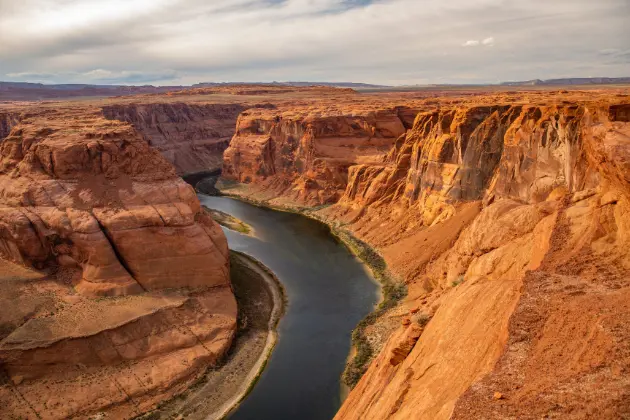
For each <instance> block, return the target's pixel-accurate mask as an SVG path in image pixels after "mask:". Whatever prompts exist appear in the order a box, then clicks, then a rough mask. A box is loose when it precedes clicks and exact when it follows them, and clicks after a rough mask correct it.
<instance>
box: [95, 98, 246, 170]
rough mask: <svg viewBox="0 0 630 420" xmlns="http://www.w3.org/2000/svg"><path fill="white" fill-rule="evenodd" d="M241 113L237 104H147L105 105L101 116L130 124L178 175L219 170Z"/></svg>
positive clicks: (242, 109)
mask: <svg viewBox="0 0 630 420" xmlns="http://www.w3.org/2000/svg"><path fill="white" fill-rule="evenodd" d="M244 110H245V106H243V105H240V104H238V103H232V104H187V103H148V104H120V105H119V104H114V105H107V106H104V107H103V114H104V115H105V117H106V118H108V119H111V120H119V121H124V122H128V123H130V124H132V125H133V126H134V128H136V130H138V131H139V132H140V133H142V134H143V135H144V136H145V138H146V139H147V140H148V141H149V144H150V145H151V146H152V147H154V148H156V149H157V150H159V151H160V152H161V153H162V155H164V157H165V158H166V159H167V160H168V161H169V162H171V163H172V164H173V165H174V166H175V168H176V170H177V173H178V174H180V175H181V174H190V173H195V172H203V171H212V170H216V169H219V168H221V165H222V158H223V152H224V150H225V149H226V148H227V147H228V144H229V142H230V138H231V137H232V135H233V134H234V126H235V124H236V119H237V117H238V115H239V114H240V113H241V112H242V111H244Z"/></svg>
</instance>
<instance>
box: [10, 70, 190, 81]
mask: <svg viewBox="0 0 630 420" xmlns="http://www.w3.org/2000/svg"><path fill="white" fill-rule="evenodd" d="M6 76H8V77H9V78H10V79H11V80H14V81H19V82H37V83H54V82H56V81H59V80H64V81H72V82H80V83H90V84H104V85H108V84H122V85H129V84H147V83H158V82H166V81H175V80H177V78H178V77H179V74H178V72H177V71H175V70H163V71H157V72H156V71H126V70H125V71H111V70H105V69H94V70H89V71H86V72H59V73H38V72H20V73H7V74H6Z"/></svg>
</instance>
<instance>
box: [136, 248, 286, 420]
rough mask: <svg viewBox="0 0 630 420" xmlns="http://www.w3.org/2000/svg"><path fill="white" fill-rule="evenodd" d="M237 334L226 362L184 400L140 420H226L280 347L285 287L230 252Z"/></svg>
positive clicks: (181, 397) (262, 268) (259, 267)
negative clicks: (183, 419) (235, 303)
mask: <svg viewBox="0 0 630 420" xmlns="http://www.w3.org/2000/svg"><path fill="white" fill-rule="evenodd" d="M230 269H231V279H232V286H233V289H234V295H235V296H236V300H237V303H238V331H237V336H236V339H235V340H234V344H233V345H232V348H231V349H230V351H229V353H228V355H227V356H226V358H225V360H224V361H223V362H222V363H220V364H219V365H218V366H216V367H214V368H211V369H209V370H208V372H207V373H206V374H205V375H204V376H203V377H202V379H201V380H200V381H199V382H198V383H197V384H195V385H193V386H192V387H191V388H189V389H188V390H187V391H186V392H184V393H183V394H180V395H179V396H177V397H175V398H173V399H172V400H169V401H167V402H165V403H163V404H161V405H160V406H159V407H158V408H157V409H156V410H154V411H152V412H150V413H147V414H145V415H144V416H142V417H140V418H139V420H140V419H141V420H158V419H175V418H186V419H191V420H214V419H221V418H224V417H225V416H226V415H227V414H229V413H230V412H231V411H232V410H234V409H235V408H236V407H238V404H239V403H240V402H241V401H242V400H243V399H244V398H245V397H246V396H247V394H248V393H249V392H250V391H251V389H252V388H253V386H254V385H255V384H256V382H257V380H258V378H259V376H260V374H261V373H262V371H263V370H264V368H265V365H266V363H267V360H268V358H269V356H270V355H271V352H272V351H273V348H274V346H275V344H276V340H277V333H276V327H277V324H278V322H279V320H280V318H281V317H282V314H283V313H284V308H285V297H284V291H283V288H282V285H281V284H280V282H279V281H278V279H277V278H276V277H275V276H274V275H273V273H272V272H271V271H270V270H269V269H267V267H265V266H264V265H262V264H261V263H259V262H258V261H256V260H255V259H253V258H251V257H249V256H248V255H246V254H243V253H240V252H237V251H230Z"/></svg>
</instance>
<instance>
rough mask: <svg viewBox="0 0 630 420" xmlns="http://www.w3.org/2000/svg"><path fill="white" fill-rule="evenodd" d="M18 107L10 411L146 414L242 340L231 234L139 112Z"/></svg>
mask: <svg viewBox="0 0 630 420" xmlns="http://www.w3.org/2000/svg"><path fill="white" fill-rule="evenodd" d="M19 119H20V121H19V122H18V123H15V124H13V126H12V127H11V130H10V132H9V133H7V135H6V137H4V138H3V139H2V140H1V143H0V256H1V257H2V259H0V262H2V267H0V268H1V270H0V278H1V279H2V287H1V289H0V300H1V301H2V302H6V304H7V305H9V310H7V311H2V317H3V319H2V322H0V324H1V325H2V331H1V335H0V340H1V341H0V362H1V363H2V368H3V371H4V372H5V374H6V375H5V376H6V379H5V380H4V381H3V382H2V384H0V405H1V406H2V407H4V408H3V409H2V411H3V412H4V413H11V415H13V416H14V417H16V418H17V417H22V418H68V417H72V416H77V417H83V416H89V415H91V414H95V413H98V412H99V411H108V413H110V414H111V415H113V416H114V417H116V418H130V417H133V416H135V415H138V414H140V413H142V412H144V411H146V410H148V409H150V408H151V407H153V406H155V404H157V403H159V402H160V401H162V400H163V399H164V398H168V397H169V396H173V395H175V394H177V393H179V392H181V391H183V390H184V389H185V388H186V387H187V386H188V385H189V384H191V383H192V382H193V381H194V380H196V379H197V378H198V377H199V376H200V375H201V374H202V373H203V371H204V368H205V367H207V366H210V365H212V364H214V363H216V361H217V360H218V359H219V358H220V357H221V356H222V355H223V354H224V353H225V351H226V350H227V349H228V348H229V346H230V343H231V342H232V339H233V337H234V333H235V329H236V302H235V300H234V296H233V294H232V291H231V286H230V282H229V265H228V249H227V241H226V238H225V236H224V234H223V232H222V230H221V229H220V227H219V226H218V225H217V224H216V223H215V222H214V221H212V219H211V218H210V217H209V216H207V215H206V214H204V213H203V211H202V210H201V209H200V205H199V202H198V200H197V197H196V195H195V192H194V191H193V189H192V188H191V187H190V186H189V185H187V184H186V183H184V182H183V181H182V180H181V179H180V178H179V177H177V175H176V172H175V169H174V168H173V166H172V165H171V164H170V163H169V162H168V161H167V160H165V158H164V157H163V156H162V155H161V154H160V152H159V151H157V150H156V149H154V148H152V147H150V146H149V144H148V143H147V141H146V140H145V138H144V137H143V136H142V135H141V134H139V133H138V131H137V130H136V129H134V128H133V127H132V126H131V125H130V124H128V123H123V122H119V121H111V120H107V119H105V118H103V115H102V113H101V111H100V110H99V109H93V108H87V109H86V108H73V107H69V108H60V109H55V110H51V109H41V110H38V111H35V112H29V113H28V114H26V113H24V114H22V115H21V116H20V118H19ZM13 264H15V265H13ZM19 266H23V267H28V268H31V269H35V270H38V271H26V273H30V274H20V273H18V274H17V275H12V274H11V272H12V271H15V270H18V268H16V267H19ZM11 267H14V268H11ZM18 271H19V270H18ZM16 272H17V271H16ZM6 273H9V274H6Z"/></svg>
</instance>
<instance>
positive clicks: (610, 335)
mask: <svg viewBox="0 0 630 420" xmlns="http://www.w3.org/2000/svg"><path fill="white" fill-rule="evenodd" d="M420 108H423V107H420ZM629 112H630V104H629V101H628V96H627V92H622V93H620V94H619V95H617V96H616V95H614V94H613V93H611V92H606V91H603V92H599V93H588V94H586V93H581V92H577V93H568V92H557V93H555V94H551V93H546V92H543V93H530V94H526V95H521V94H518V95H501V96H498V95H497V96H487V97H482V98H474V99H461V100H453V101H441V100H434V101H427V102H426V107H424V108H423V109H421V112H419V113H418V115H417V116H416V118H415V121H414V123H413V126H412V127H411V128H410V129H409V130H404V131H403V128H406V127H404V126H405V124H402V123H401V124H400V125H396V127H398V129H397V130H394V129H388V130H387V131H378V130H377V124H376V123H374V124H372V125H371V127H374V129H371V128H368V129H366V130H364V131H358V130H357V129H355V131H353V130H352V129H351V128H352V127H353V125H352V124H353V123H354V122H355V121H356V120H355V118H356V116H355V114H356V113H352V114H350V113H348V114H346V116H345V117H343V116H337V115H336V116H335V117H334V120H335V123H334V124H333V123H331V122H330V121H329V118H328V117H326V116H318V117H314V118H311V119H305V120H304V121H302V122H300V123H299V124H295V123H294V122H288V121H286V120H285V118H284V117H283V116H282V115H278V114H276V115H274V114H273V113H266V114H265V115H263V116H257V117H255V118H252V117H251V116H247V115H246V116H243V117H241V118H240V119H239V124H238V129H237V133H236V135H235V137H234V139H233V142H232V144H231V146H230V148H229V149H228V150H227V151H226V155H225V166H224V170H225V173H226V174H227V175H228V176H229V177H231V178H233V179H238V180H239V181H241V182H249V183H250V189H249V191H250V194H252V196H253V197H256V198H265V199H268V200H269V201H270V203H271V204H280V205H282V204H284V205H286V204H289V203H290V204H291V205H294V206H295V205H301V206H307V207H308V206H313V205H317V204H323V203H334V204H333V205H332V206H328V207H326V208H324V209H321V210H319V211H318V212H317V214H318V215H319V217H323V218H327V219H328V220H329V221H331V223H334V224H337V225H338V226H339V227H343V228H344V229H348V230H349V231H351V232H352V233H354V234H355V235H356V236H358V237H359V238H361V239H363V240H364V241H367V242H368V243H369V244H372V245H373V246H376V247H377V248H378V249H379V251H380V252H381V254H382V255H383V256H384V258H385V260H386V261H387V263H388V265H389V267H390V269H391V270H392V271H393V272H394V273H395V274H396V275H398V277H399V278H400V280H401V281H404V282H405V283H406V284H407V286H408V297H407V298H406V300H405V301H404V302H403V303H402V304H401V305H400V306H399V307H398V308H396V309H394V310H392V311H389V313H388V315H387V317H389V318H390V319H398V320H401V321H402V326H400V327H399V328H398V330H397V331H396V332H395V333H394V334H393V335H392V336H391V337H390V338H389V340H388V341H387V343H386V344H385V347H384V348H383V350H382V351H381V352H380V354H379V355H378V356H377V357H376V358H375V360H374V361H373V362H372V364H371V365H370V368H369V369H368V371H367V373H366V374H365V375H364V377H363V378H362V380H361V381H360V382H359V384H358V385H357V386H356V388H355V389H354V390H353V391H352V392H351V394H350V396H349V397H348V399H347V400H346V401H345V403H344V405H343V407H342V408H341V410H340V412H339V413H338V415H337V418H338V419H359V418H361V419H385V418H388V419H389V418H400V419H408V418H426V419H435V418H450V417H451V416H454V417H456V418H541V417H543V416H548V417H550V418H554V417H558V418H560V417H562V418H614V417H619V416H624V415H629V414H630V407H629V406H628V404H627V401H630V393H629V392H630V391H629V389H630V388H629V384H628V382H627V381H628V380H627V375H625V374H624V372H627V371H628V369H629V368H630V351H628V348H627V344H626V343H627V342H628V336H629V335H630V328H629V327H628V323H627V320H628V314H629V313H630V312H629V310H628V305H627V302H628V297H629V296H628V293H630V284H629V279H630V276H629V275H628V274H629V273H630V272H629V270H630V254H629V253H628V252H629V251H628V239H627V238H628V223H629V222H628V221H629V220H630V218H629V217H628V210H630V207H629V206H630V203H629V202H628V200H629V197H630V178H629V177H628V174H629V173H630V171H629V169H630V168H629V167H628V165H629V162H630V160H629V158H630V118H629V115H630V114H629ZM387 115H388V116H389V118H390V119H389V120H388V121H391V120H393V119H394V118H392V116H391V111H390V113H389V114H387ZM375 120H378V119H375ZM340 121H341V122H340ZM358 125H359V126H361V123H359V124H358ZM368 126H369V124H368ZM393 126H394V125H389V126H388V127H393ZM348 127H350V128H348ZM401 127H403V128H401ZM326 130H328V131H326ZM357 131H358V132H359V133H361V134H358V135H357V134H355V133H357ZM365 133H368V135H366V134H365ZM369 133H374V134H372V136H373V138H374V139H376V141H375V142H374V143H376V144H377V145H378V146H377V147H376V148H374V147H373V146H372V145H371V142H372V141H373V140H372V137H371V136H370V135H369ZM357 137H358V138H362V139H363V140H362V141H356V140H349V139H355V138H357ZM338 150H343V153H342V152H339V151H338ZM364 151H366V152H367V153H365V154H364V153H363V152H364ZM366 155H367V156H368V157H367V158H366V157H365V156H366ZM429 319H430V321H428V323H427V320H429ZM495 393H498V394H496V396H495Z"/></svg>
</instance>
